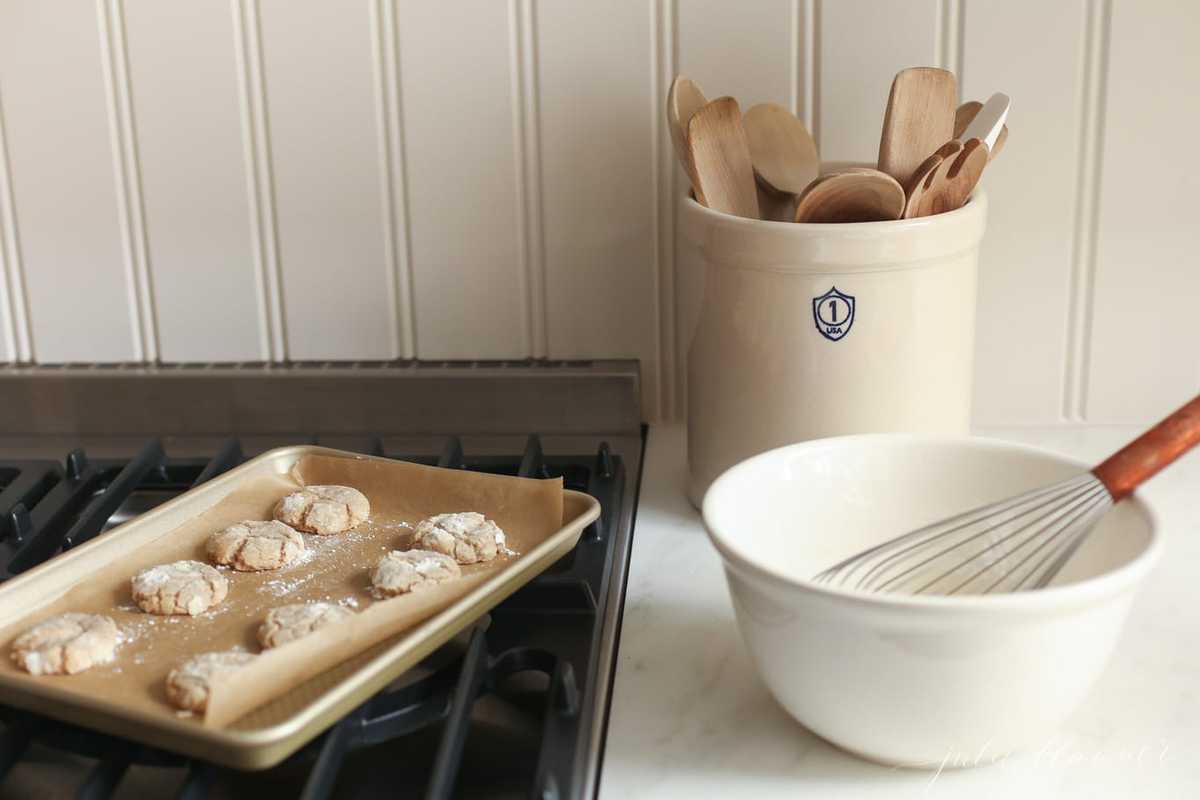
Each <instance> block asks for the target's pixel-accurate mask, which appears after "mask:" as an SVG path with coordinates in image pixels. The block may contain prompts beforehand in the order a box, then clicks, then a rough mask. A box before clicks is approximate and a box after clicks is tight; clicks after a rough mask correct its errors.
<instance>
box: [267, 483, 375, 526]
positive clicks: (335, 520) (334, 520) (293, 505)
mask: <svg viewBox="0 0 1200 800" xmlns="http://www.w3.org/2000/svg"><path fill="white" fill-rule="evenodd" d="M369 516H371V503H370V501H368V500H367V496H366V495H365V494H363V493H362V492H360V491H359V490H358V489H354V488H351V487H349V486H305V487H304V488H303V489H300V490H298V491H295V492H292V493H291V494H289V495H287V496H285V497H284V498H283V499H282V500H280V501H279V504H278V505H276V506H275V519H277V520H279V521H280V522H283V523H286V524H288V525H291V526H292V527H293V528H295V529H296V530H298V531H304V532H306V533H319V534H321V535H324V536H327V535H329V534H331V533H341V532H342V531H348V530H350V529H351V528H353V527H355V526H357V525H358V524H360V523H362V522H364V521H365V520H366V519H367V517H369Z"/></svg>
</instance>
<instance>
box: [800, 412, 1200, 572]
mask: <svg viewBox="0 0 1200 800" xmlns="http://www.w3.org/2000/svg"><path fill="white" fill-rule="evenodd" d="M1197 442H1200V397H1196V398H1194V399H1193V400H1192V401H1191V402H1189V403H1188V404H1187V405H1185V406H1183V407H1182V408H1180V409H1179V410H1177V411H1175V412H1174V413H1173V414H1171V415H1170V416H1169V417H1167V418H1166V419H1164V420H1163V421H1162V422H1160V423H1159V424H1158V425H1156V426H1154V427H1153V428H1151V429H1150V430H1149V431H1147V432H1146V433H1144V434H1142V435H1141V436H1139V437H1138V438H1137V439H1135V440H1134V441H1132V442H1130V443H1129V444H1128V445H1126V446H1125V447H1123V448H1122V449H1121V450H1119V451H1117V452H1116V453H1115V454H1113V455H1112V456H1111V457H1109V458H1108V459H1107V460H1106V461H1104V463H1102V464H1100V466H1098V467H1096V468H1095V469H1094V470H1092V471H1091V472H1087V473H1084V474H1082V475H1078V476H1075V477H1073V478H1068V479H1066V480H1063V481H1060V482H1059V483H1055V484H1052V485H1050V486H1046V487H1043V488H1040V489H1034V490H1032V491H1029V492H1025V493H1024V494H1021V495H1018V496H1016V497H1012V498H1009V499H1007V500H1001V501H1000V502H997V503H992V504H990V505H986V506H981V507H979V508H976V509H972V510H971V511H967V512H965V513H963V514H958V515H956V516H953V517H950V518H949V519H945V520H942V521H940V522H936V523H934V524H932V525H927V526H925V527H923V528H919V529H917V530H915V531H911V532H909V533H906V534H903V535H901V536H897V537H896V538H894V539H889V540H888V541H886V542H884V543H883V544H880V545H876V546H875V547H872V548H870V549H869V550H865V551H863V552H861V553H859V554H857V555H855V556H852V557H850V558H847V559H846V560H844V561H841V562H839V563H837V564H835V565H833V566H832V567H830V568H829V569H827V570H825V571H824V572H821V573H820V574H818V575H817V576H816V577H815V578H814V580H815V581H817V582H818V583H824V584H828V585H833V586H838V587H841V588H847V589H857V590H860V591H867V592H894V593H903V594H940V595H953V594H993V593H999V592H1020V591H1028V590H1031V589H1040V588H1043V587H1045V586H1046V585H1047V584H1049V583H1050V582H1051V581H1052V580H1054V578H1055V576H1057V575H1058V574H1059V572H1061V571H1062V569H1063V567H1064V566H1065V565H1066V564H1067V562H1068V561H1069V560H1070V558H1071V556H1072V555H1074V553H1075V552H1076V551H1077V550H1078V549H1079V547H1080V545H1082V544H1083V542H1084V540H1085V539H1086V538H1087V536H1088V534H1090V533H1091V532H1092V530H1093V529H1094V528H1095V526H1096V524H1097V523H1098V522H1099V521H1100V519H1101V518H1102V517H1103V516H1104V515H1105V514H1106V513H1108V510H1109V509H1110V508H1112V507H1113V505H1114V504H1115V503H1117V502H1119V501H1120V500H1122V499H1124V498H1125V497H1127V496H1128V495H1129V494H1131V493H1132V492H1133V490H1134V489H1135V488H1137V486H1139V485H1140V484H1141V483H1142V482H1144V481H1145V480H1147V479H1148V478H1150V477H1151V476H1152V475H1154V474H1155V473H1157V472H1158V471H1159V470H1160V469H1162V468H1163V467H1165V466H1166V465H1167V464H1169V463H1171V462H1172V461H1174V460H1175V459H1176V458H1178V457H1179V456H1180V455H1182V454H1183V453H1184V452H1186V451H1187V450H1189V449H1191V448H1192V447H1193V446H1194V445H1196V443H1197Z"/></svg>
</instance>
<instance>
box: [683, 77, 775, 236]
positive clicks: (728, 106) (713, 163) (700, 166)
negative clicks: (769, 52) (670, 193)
mask: <svg viewBox="0 0 1200 800" xmlns="http://www.w3.org/2000/svg"><path fill="white" fill-rule="evenodd" d="M687 144H688V163H689V164H690V165H691V174H692V175H693V176H694V178H693V180H695V182H696V183H695V184H694V185H695V188H696V197H697V199H700V198H703V199H702V200H701V202H703V203H704V205H706V206H708V207H709V208H711V209H713V210H714V211H722V212H724V213H726V214H734V215H735V216H739V217H748V218H750V219H759V213H758V194H757V193H756V191H755V188H754V167H753V166H752V165H751V163H750V145H749V144H748V143H747V141H746V129H745V128H744V127H743V126H742V111H741V109H739V108H738V104H737V101H736V100H734V99H733V98H732V97H719V98H717V99H716V100H713V101H712V102H711V103H709V104H708V105H706V106H704V107H703V108H701V109H700V110H699V111H697V112H696V113H695V114H694V115H692V119H691V121H689V122H688V134H687Z"/></svg>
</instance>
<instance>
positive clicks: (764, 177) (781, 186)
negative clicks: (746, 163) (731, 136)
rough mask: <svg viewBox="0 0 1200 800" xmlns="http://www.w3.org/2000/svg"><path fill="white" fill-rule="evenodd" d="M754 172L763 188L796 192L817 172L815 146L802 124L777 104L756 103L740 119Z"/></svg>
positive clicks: (796, 193) (818, 162) (802, 188)
mask: <svg viewBox="0 0 1200 800" xmlns="http://www.w3.org/2000/svg"><path fill="white" fill-rule="evenodd" d="M742 122H743V123H744V124H745V126H746V138H747V139H748V140H749V142H750V160H751V161H752V162H753V163H754V172H755V174H756V175H758V177H759V180H761V181H762V182H764V183H765V184H766V185H767V188H769V189H774V190H775V191H776V192H787V193H788V194H793V195H798V194H800V193H801V192H803V191H804V188H805V187H806V186H808V185H809V184H810V183H812V181H813V179H814V178H816V177H817V173H818V172H819V171H820V170H819V167H820V164H821V159H820V157H819V156H818V155H817V145H816V142H814V141H813V138H812V136H811V135H810V134H809V132H808V128H806V127H804V123H803V122H801V121H800V120H798V119H796V116H795V115H794V114H793V113H792V112H790V111H788V110H787V109H786V108H784V107H783V106H781V105H778V104H776V103H759V104H758V105H756V106H754V107H753V108H751V109H750V110H749V111H747V112H746V114H745V116H744V117H743V118H742Z"/></svg>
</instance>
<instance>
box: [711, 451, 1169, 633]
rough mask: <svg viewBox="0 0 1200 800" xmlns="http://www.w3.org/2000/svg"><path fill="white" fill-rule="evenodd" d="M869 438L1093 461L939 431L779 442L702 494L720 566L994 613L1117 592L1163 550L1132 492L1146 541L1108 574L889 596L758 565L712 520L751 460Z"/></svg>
mask: <svg viewBox="0 0 1200 800" xmlns="http://www.w3.org/2000/svg"><path fill="white" fill-rule="evenodd" d="M871 442H889V443H903V442H920V443H923V444H950V445H971V446H982V447H983V448H985V449H990V450H1001V451H1008V452H1017V453H1025V454H1030V455H1041V456H1049V457H1050V458H1052V459H1054V460H1056V461H1059V462H1061V463H1064V464H1068V465H1075V466H1078V467H1079V468H1080V470H1081V471H1089V470H1091V469H1092V465H1091V464H1088V463H1086V462H1084V461H1081V460H1079V459H1076V458H1071V457H1069V456H1065V455H1063V454H1062V453H1059V452H1055V451H1054V450H1051V449H1049V448H1045V447H1038V446H1035V445H1027V444H1022V443H1020V442H1013V441H1009V440H1006V439H997V438H993V437H987V436H970V435H963V436H953V435H943V434H922V433H864V434H853V435H849V436H832V437H828V438H823V439H811V440H809V441H805V442H798V443H795V444H788V445H783V446H782V447H776V448H773V449H771V450H767V451H765V452H763V453H759V454H758V455H754V456H751V457H750V458H747V459H745V460H743V461H740V462H738V463H737V464H734V465H733V466H732V467H730V468H729V469H727V470H725V471H724V472H722V473H721V474H720V475H719V476H718V477H717V479H716V480H715V481H713V483H712V485H711V486H709V488H708V491H707V492H705V495H704V500H703V502H702V503H701V516H702V519H703V522H704V530H705V532H706V533H707V534H708V538H709V540H710V541H711V542H712V544H713V546H714V547H715V548H716V550H717V552H718V553H719V554H720V555H721V559H722V561H724V563H725V566H726V567H729V568H732V569H734V570H735V571H736V572H739V573H742V574H743V575H746V576H750V577H754V578H762V579H766V580H767V581H769V582H770V583H772V584H774V585H776V586H782V587H785V588H788V589H793V590H795V589H799V590H801V591H804V592H810V593H812V594H815V595H818V596H823V597H826V598H829V599H831V600H838V601H841V602H848V603H851V604H854V605H859V606H866V607H871V608H875V609H889V608H890V609H895V608H909V609H912V608H920V609H928V610H930V611H956V612H959V611H963V610H970V611H984V610H987V611H995V610H1005V609H1012V610H1033V609H1036V610H1039V611H1045V610H1046V609H1047V607H1073V606H1078V605H1080V604H1086V603H1089V602H1092V601H1095V600H1097V599H1100V598H1102V597H1105V596H1108V595H1113V594H1118V593H1120V592H1122V591H1123V590H1125V589H1127V588H1130V587H1132V586H1134V585H1136V584H1137V583H1138V582H1139V581H1140V580H1141V579H1142V578H1143V577H1145V575H1146V573H1147V572H1148V571H1149V570H1150V568H1151V567H1153V566H1154V564H1155V563H1156V562H1157V561H1158V558H1159V557H1160V555H1161V551H1162V536H1161V534H1160V533H1159V518H1158V515H1157V514H1156V513H1155V512H1154V510H1153V509H1152V508H1151V507H1150V506H1149V505H1148V504H1147V503H1145V502H1144V501H1143V500H1142V499H1141V498H1140V497H1138V496H1137V495H1136V493H1135V494H1134V495H1133V496H1131V497H1129V498H1127V499H1125V500H1123V501H1122V503H1131V504H1133V505H1135V506H1136V507H1137V508H1138V510H1139V512H1140V513H1142V514H1143V515H1144V516H1145V518H1146V520H1147V521H1148V523H1149V527H1150V542H1149V544H1147V546H1146V547H1145V548H1144V549H1143V550H1142V551H1141V552H1140V553H1138V554H1137V555H1136V556H1134V557H1133V558H1132V559H1130V560H1129V561H1128V562H1126V563H1125V564H1122V565H1121V566H1119V567H1117V568H1116V569H1114V570H1111V571H1109V572H1103V573H1101V574H1099V575H1094V576H1091V577H1088V578H1084V579H1082V580H1079V581H1075V582H1074V583H1068V584H1064V585H1062V586H1053V587H1050V588H1046V589H1038V590H1034V591H1024V592H1008V593H1002V594H987V595H978V594H976V595H906V594H888V593H884V592H868V591H863V590H860V589H844V588H838V587H834V586H827V585H825V584H819V583H815V582H814V581H812V580H811V579H808V578H799V577H796V576H794V575H789V574H787V573H786V572H784V571H783V570H780V569H777V568H774V567H772V566H769V565H765V564H762V563H759V561H758V560H757V559H754V558H751V557H749V556H747V555H746V554H745V553H743V552H740V551H739V549H738V547H737V545H736V544H734V543H733V541H734V540H733V539H732V538H731V537H730V536H729V535H728V534H726V533H724V532H722V531H720V530H719V528H718V526H717V525H715V524H714V523H713V519H712V518H713V516H714V513H715V512H714V508H715V503H716V502H717V500H716V498H717V495H718V490H719V489H720V487H721V486H723V485H725V484H729V483H732V482H733V481H734V480H736V479H737V477H738V474H739V473H740V472H742V471H744V470H747V469H750V468H751V466H752V465H753V464H755V463H756V462H761V461H768V460H773V459H778V458H781V457H783V455H784V454H785V453H795V452H803V451H805V450H816V449H819V448H827V447H829V446H831V445H834V444H869V443H871Z"/></svg>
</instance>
